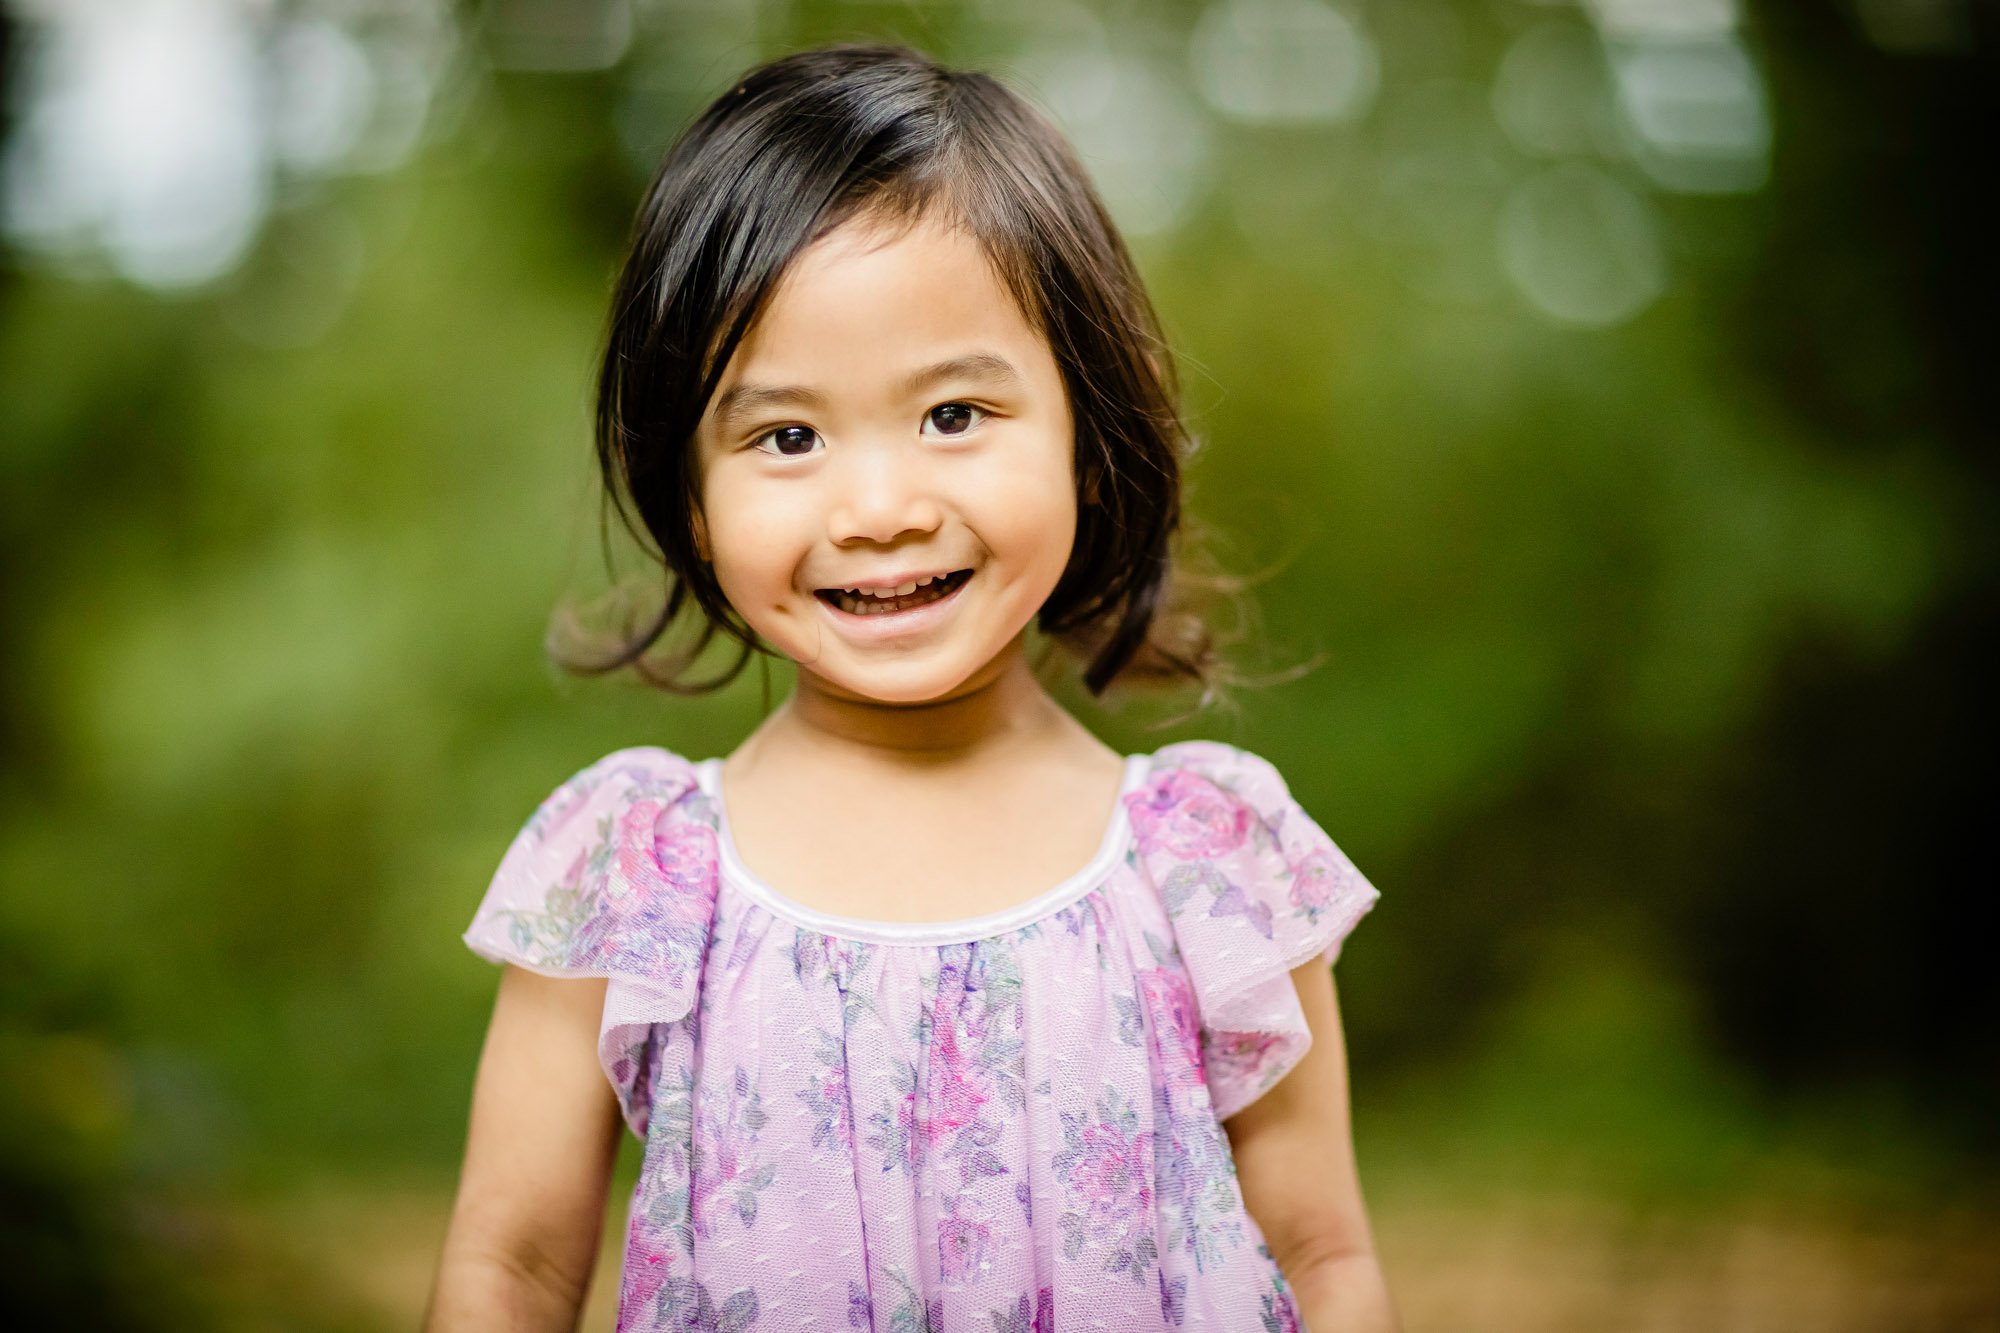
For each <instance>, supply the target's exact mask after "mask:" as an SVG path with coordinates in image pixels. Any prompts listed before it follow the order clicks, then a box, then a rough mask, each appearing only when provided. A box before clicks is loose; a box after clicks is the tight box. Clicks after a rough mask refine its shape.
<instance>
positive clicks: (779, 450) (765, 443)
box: [757, 426, 820, 458]
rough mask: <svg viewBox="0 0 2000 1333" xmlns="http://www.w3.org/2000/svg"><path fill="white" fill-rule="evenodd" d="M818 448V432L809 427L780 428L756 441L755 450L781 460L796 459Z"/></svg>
mask: <svg viewBox="0 0 2000 1333" xmlns="http://www.w3.org/2000/svg"><path fill="white" fill-rule="evenodd" d="M819 447H820V438H819V432H818V431H816V430H814V429H813V428H812V427H811V426H780V427H778V428H777V429H776V430H774V431H771V432H769V433H768V434H766V435H764V436H762V437H760V438H759V439H758V441H757V448H759V449H762V450H763V451H764V452H765V453H767V454H777V455H778V456H780V457H781V458H797V457H798V456H799V455H801V454H809V453H811V452H812V451H813V450H815V449H817V448H819Z"/></svg>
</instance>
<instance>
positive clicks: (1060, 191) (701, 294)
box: [552, 46, 1210, 694]
mask: <svg viewBox="0 0 2000 1333" xmlns="http://www.w3.org/2000/svg"><path fill="white" fill-rule="evenodd" d="M930 210H942V211H943V212H944V213H946V214H947V215H949V216H950V217H951V219H952V220H953V222H954V223H956V224H957V225H960V226H963V227H965V228H966V229H967V230H968V232H969V233H970V234H971V235H972V236H973V237H975V238H976V239H977V240H978V242H979V244H980V245H981V247H982V248H983V249H984V250H985V252H986V253H987V255H988V256H989V257H990V258H991V260H992V261H993V263H994V265H995V267H996V269H997V270H998V271H999V273H1000V274H1001V276H1002V277H1003V278H1004V280H1005V281H1006V283H1007V285H1008V288H1009V289H1010V291H1011V292H1012V294H1013V296H1014V298H1015V299H1016V300H1017V301H1018V302H1019V303H1020V306H1021V309H1022V311H1023V312H1024V313H1025V314H1026V315H1027V317H1028V319H1029V321H1030V323H1032V324H1033V325H1034V326H1035V327H1036V328H1037V329H1038V330H1039V331H1040V332H1041V333H1042V334H1043V336H1045V337H1046V338H1047V339H1048V342H1049V346H1050V348H1051V349H1052V350H1053V352H1054V354H1055V360H1056V364H1057V366H1058V367H1059V368H1060V369H1061V371H1062V375H1063V381H1064V387H1065V389H1066V391H1067V393H1068V395H1069V403H1070V411H1071V417H1072V419H1073V420H1074V422H1075V428H1076V444H1075V460H1076V461H1075V476H1076V495H1077V528H1076V539H1075V545H1074V547H1073V548H1072V550H1071V552H1070V558H1069V563H1068V565H1067V567H1066V568H1065V569H1064V571H1063V574H1062V577H1061V579H1060V580H1059V581H1058V582H1057V584H1056V587H1055V590H1054V591H1053V592H1052V593H1050V595H1049V598H1048V600H1047V602H1045V603H1044V604H1043V606H1042V608H1041V612H1040V615H1039V617H1038V620H1037V624H1038V625H1039V626H1040V628H1041V630H1042V631H1043V633H1045V634H1046V635H1048V636H1049V637H1050V638H1052V639H1053V640H1055V641H1057V642H1058V643H1061V644H1063V645H1065V646H1066V647H1068V648H1070V649H1072V650H1073V651H1075V652H1076V653H1077V654H1078V655H1079V656H1080V657H1082V659H1083V660H1084V663H1085V667H1084V674H1083V679H1084V682H1085V684H1086V686H1087V687H1088V688H1089V689H1090V691H1091V692H1092V693H1094V694H1098V693H1102V692H1103V691H1104V689H1105V687H1106V686H1108V685H1109V684H1110V683H1111V682H1112V680H1113V679H1115V678H1118V677H1120V676H1121V675H1123V676H1125V677H1127V678H1132V677H1139V676H1150V677H1164V678H1168V679H1173V678H1179V679H1184V680H1196V681H1204V680H1205V676H1206V672H1207V668H1208V665H1209V657H1210V648H1209V639H1208V635H1207V633H1206V632H1205V630H1204V629H1203V627H1202V625H1201V622H1200V620H1199V618H1198V617H1196V616H1193V615H1191V614H1187V613H1184V612H1179V611H1170V610H1169V608H1168V606H1167V603H1168V602H1169V601H1174V600H1178V599H1175V598H1171V597H1170V595H1169V584H1170V579H1171V570H1172V561H1171V555H1170V548H1171V543H1172V542H1173V540H1174V536H1175V533H1176V530H1177V528H1178V526H1179V522H1180V459H1181V456H1182V454H1183V453H1184V452H1185V448H1186V445H1187V435H1186V431H1185V428H1184V427H1183V425H1182V422H1181V416H1180V410H1179V403H1178V390H1177V386H1176V384H1175V382H1174V376H1173V370H1172V362H1171V358H1170V356H1169V354H1168V351H1167V349H1166V347H1165V345H1164V343H1163V342H1162V340H1161V337H1160V333H1159V324H1158V320H1157V318H1156V316H1155V315H1154V313H1153V308H1152V304H1151V302H1150V301H1149V300H1148V299H1147V297H1146V292H1145V288H1144V287H1143V285H1142V284H1141V282H1140V280H1139V274H1138V270H1137V269H1136V268H1135V267H1134V265H1133V263H1132V258H1131V256H1130V255H1129V254H1128V253H1127V251H1126V249H1125V245H1124V243H1123V241H1121V240H1120V238H1119V236H1118V232H1117V229H1116V228H1115V227H1114V226H1113V225H1112V222H1111V219H1110V217H1109V216H1108V215H1107V214H1106V213H1105V210H1104V206H1103V204H1102V203H1101V202H1100V201H1099V200H1098V198H1097V195H1096V192H1095V191H1094V190H1093V189H1092V188H1091V186H1090V182H1089V179H1088V177H1087V176H1086V175H1085V174H1084V171H1083V168H1082V166H1081V165H1080V164H1079V163H1078V162H1077V160H1076V157H1075V155H1074V154H1073V153H1072V152H1071V151H1070V148H1069V146H1068V145H1067V144H1066V143H1064V142H1063V139H1062V137H1061V136H1060V135H1059V134H1058V133H1057V132H1056V131H1055V129H1054V128H1053V127H1051V126H1050V125H1049V123H1048V122H1047V121H1046V120H1045V119H1043V117H1042V116H1040V115H1039V114H1037V113H1036V112H1035V111H1034V110H1033V108H1031V107H1030V106H1028V104H1027V103H1026V102H1024V101H1023V100H1022V99H1021V98H1020V97H1018V96H1016V95H1015V94H1014V93H1012V92H1010V91H1008V90H1007V89H1006V88H1005V87H1003V86H1002V85H1001V84H1000V83H999V82H998V81H997V80H995V79H993V78H991V77H989V76H987V75H984V74H977V73H961V72H956V71H952V70H947V69H945V68H943V67H942V66H940V65H938V64H937V63H936V62H934V61H932V60H931V59H929V58H928V57H926V56H924V55H921V54H919V53H917V52H915V51H910V50H906V49H902V48H897V47H875V46H836V47H829V48H825V49H821V50H815V51H807V52H804V53H801V54H798V55H792V56H787V57H784V58H783V59H780V60H774V61H772V62H770V63H769V64H765V65H761V66H759V67H758V68H756V69H754V70H751V71H750V72H749V73H748V74H746V75H744V76H743V78H742V80H741V81H740V82H738V83H737V84H736V86H735V87H733V88H732V89H730V91H729V92H727V93H725V94H724V95H723V96H721V97H720V98H718V99H716V101H715V102H714V103H713V104H712V105H711V106H709V108H708V109H707V110H706V111H704V112H702V114H701V115H700V117H699V118H697V119H696V120H695V122H694V123H693V124H692V125H691V126H690V127H689V128H688V129H687V131H686V132H685V133H684V134H682V136H681V137H680V139H679V140H678V141H677V142H676V143H675V144H674V146H673V147H672V148H671V149H670V150H669V151H668V153H667V156H666V159H665V161H664V162H663V163H662V164H661V167H660V170H659V174H658V175H657V176H656V177H655V178H654V180H653V183H652V185H651V187H650V188H649V189H648V191H647V193H646V198H645V202H644V204H643V205H642V206H641V208H640V210H639V216H638V220H637V223H636V226H635V228H634V232H633V237H632V248H631V253H630V255H629V256H628V258H627V259H626V262H625V267H624V270H623V272H622V273H621V275H620V276H619V280H618V285H617V290H616V295H615V297H614V299H613V302H612V308H611V321H610V330H609V336H608V338H607V342H606V346H605V351H604V363H603V367H602V370H601V373H600V377H599V381H598V394H597V457H598V462H599V464H600V466H601V467H602V469H603V473H604V481H605V486H606V493H607V495H608V496H609V497H610V500H611V503H612V504H613V505H614V506H615V507H616V510H617V513H618V515H619V517H620V518H621V519H622V521H623V522H624V524H625V526H626V528H627V529H628V530H629V531H631V533H632V534H633V536H634V537H635V538H636V539H638V540H639V541H640V543H641V544H642V545H643V546H645V547H647V549H648V553H649V554H650V555H651V556H653V557H654V558H656V559H658V560H659V562H660V563H661V564H662V565H663V566H664V567H665V574H666V589H665V596H664V600H663V601H662V602H661V603H660V604H659V606H658V607H657V609H656V610H654V611H653V612H651V613H650V614H645V615H640V616H638V617H636V618H634V619H632V620H629V621H627V622H626V623H625V624H624V625H623V626H622V627H621V628H620V630H619V632H617V633H616V634H615V636H614V637H613V639H612V640H611V641H609V642H605V643H601V644H600V645H599V649H598V650H597V651H595V652H589V651H585V652H565V651H558V652H557V654H556V655H557V659H558V660H559V661H561V662H563V664H564V665H565V666H567V667H569V668H571V669H573V670H578V671H584V672H591V673H596V672H605V671H613V670H616V669H618V668H621V667H625V666H632V667H635V668H636V669H637V670H638V671H639V672H640V673H641V674H642V675H643V676H644V677H645V678H646V679H647V680H649V681H651V682H652V683H654V684H656V685H659V686H661V687H663V688H666V689H670V690H675V691H677V692H692V691H698V690H705V689H713V688H715V687H717V686H719V685H721V684H723V683H725V682H727V681H728V680H730V679H732V678H734V676H735V675H736V674H737V672H739V671H740V670H741V669H742V667H743V665H744V663H745V662H747V661H748V660H749V657H750V654H751V653H752V652H754V651H759V650H760V649H761V645H760V644H759V642H758V640H757V636H756V635H755V633H754V632H753V631H752V630H751V629H750V627H749V626H748V625H747V624H745V623H744V621H743V619H742V617H741V616H739V615H738V614H737V613H736V611H735V610H734V609H733V608H732V607H730V605H729V603H728V602H727V601H726V600H725V599H724V597H723V595H722V590H721V588H720V587H719V586H718V584H717V583H716V580H715V574H714V571H713V570H712V569H711V568H710V567H709V566H708V564H707V563H706V562H705V561H703V560H702V558H701V555H700V553H699V551H698V549H697V547H696V542H695V536H694V531H695V528H694V522H693V520H694V517H695V515H696V514H697V513H698V510H699V505H700V475H699V470H698V467H697V465H696V461H695V458H694V449H693V439H694V434H695V428H696V426H697V424H698V423H699V422H700V420H701V417H702V414H703V412H704V411H705V410H706V408H707V405H708V401H709V398H710V397H711V396H712V395H713V393H714V392H715V388H716V385H717V383H718V382H719V381H720V379H721V377H722V374H723V370H724V368H725V367H726V366H727V365H728V363H729V359H730V356H731V355H732V354H733V353H734V352H735V350H736V348H737V346H738V344H739V343H740V342H741V341H742V339H743V337H744V336H745V334H746V332H747V331H748V330H749V328H750V326H751V324H752V323H753V322H754V321H755V320H756V318H757V315H758V313H759V312H760V311H761V310H762V308H763V306H764V304H765V302H766V301H767V300H768V299H769V298H770V296H771V293H772V292H773V290H774V289H775V288H776V286H777V283H778V281H779V279H780V278H781V277H782V276H783V274H784V272H785V270H786V268H787V267H788V266H789V265H790V264H791V263H792V261H793V260H794V259H795V258H796V257H797V256H798V255H799V253H800V252H801V251H802V250H804V249H805V248H806V247H807V246H809V245H811V244H812V243H813V242H814V241H816V240H818V239H819V238H821V237H823V236H825V235H826V234H827V233H829V232H830V231H832V230H833V229H834V228H836V227H838V226H840V225H841V224H842V223H843V222H845V221H848V220H850V219H852V218H854V217H855V216H856V215H857V214H859V213H862V212H863V211H867V212H870V213H877V214H881V215H884V216H887V217H890V218H896V219H913V218H915V217H917V216H919V215H922V214H924V213H926V212H928V211H930ZM690 611H692V612H693V613H694V614H695V615H696V616H698V617H699V618H700V623H699V625H698V627H697V629H696V632H695V633H694V634H693V635H692V637H691V638H690V639H689V641H688V642H687V643H686V644H684V645H683V646H682V647H681V648H680V649H679V650H677V651H673V652H665V651H663V650H660V649H659V647H658V645H659V644H660V642H661V640H662V639H663V638H664V637H665V636H666V635H667V633H668V631H669V630H670V629H671V628H672V627H673V625H674V623H675V621H676V620H677V619H679V618H680V617H681V616H682V615H683V613H685V612H690ZM572 628H573V624H572ZM718 634H720V635H723V636H725V637H727V638H728V639H730V640H733V641H734V643H735V644H736V645H737V646H738V648H739V651H738V652H737V654H736V656H735V659H734V663H733V665H731V666H729V667H727V668H726V669H724V670H723V671H722V672H721V673H719V674H717V675H714V676H711V677H709V678H708V679H705V680H701V681H694V682H690V681H689V680H687V674H688V671H689V668H690V667H691V666H692V665H693V663H694V662H695V660H696V659H697V658H698V657H700V656H701V654H702V653H703V651H704V650H705V649H707V648H708V647H709V645H710V644H712V643H713V642H714V640H715V638H716V637H717V635H718ZM553 637H560V636H552V638H553Z"/></svg>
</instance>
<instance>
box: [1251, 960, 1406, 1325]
mask: <svg viewBox="0 0 2000 1333" xmlns="http://www.w3.org/2000/svg"><path fill="white" fill-rule="evenodd" d="M1292 984H1293V985H1294V986H1296V987H1297V988H1298V993H1299V1004H1300V1006H1301V1007H1303V1008H1304V1010H1305V1013H1306V1022H1307V1023H1308V1024H1309V1025H1310V1026H1311V1028H1312V1033H1313V1043H1312V1049H1311V1050H1309V1051H1307V1052H1306V1054H1305V1057H1304V1058H1303V1059H1301V1060H1300V1061H1299V1063H1298V1064H1297V1065H1296V1066H1294V1067H1293V1068H1292V1070H1291V1072H1290V1073H1288V1074H1286V1075H1285V1077H1284V1078H1282V1079H1280V1080H1279V1081H1278V1084H1277V1086H1276V1087H1273V1088H1272V1089H1271V1090H1270V1091H1269V1092H1267V1093H1265V1094H1264V1095H1263V1096H1262V1097H1259V1098H1258V1099H1257V1100H1256V1101H1254V1102H1252V1103H1251V1104H1250V1105H1248V1106H1246V1107H1244V1108H1243V1109H1242V1110H1241V1111H1238V1112H1237V1113H1236V1114H1235V1115H1233V1116H1231V1117H1229V1119H1228V1120H1227V1121H1225V1122H1224V1123H1223V1128H1224V1129H1225V1130H1226V1131H1228V1134H1229V1146H1230V1151H1231V1153H1232V1154H1233V1155H1234V1157H1235V1158H1236V1178H1237V1183H1238V1184H1239V1185H1240V1186H1241V1187H1242V1190H1243V1204H1244V1206H1245V1207H1246V1208H1247V1209H1248V1210H1249V1212H1250V1216H1251V1217H1253V1218H1254V1219H1256V1222H1257V1226H1258V1228H1259V1229H1260V1230H1261V1231H1263V1233H1264V1239H1265V1240H1266V1241H1267V1242H1269V1244H1270V1246H1271V1253H1272V1254H1273V1256H1275V1257H1276V1259H1277V1261H1278V1268H1279V1269H1280V1271H1282V1272H1283V1273H1284V1275H1285V1279H1286V1280H1287V1281H1288V1282H1290V1283H1291V1285H1292V1294H1293V1296H1294V1297H1295V1298H1296V1299H1297V1301H1298V1304H1299V1313H1300V1314H1301V1315H1302V1316H1303V1317H1304V1319H1305V1322H1306V1327H1307V1328H1308V1329H1309V1330H1311V1333H1395V1329H1396V1327H1397V1325H1396V1313H1395V1309H1394V1307H1392V1306H1391V1305H1390V1303H1389V1289H1388V1286H1387V1285H1386V1284H1385V1283H1384V1282H1383V1280H1382V1266H1381V1264H1380V1262H1379V1261H1378V1260H1377V1259H1376V1257H1375V1240H1374V1237H1373V1236H1371V1235H1370V1234H1369V1230H1368V1213H1367V1210H1366V1209H1365V1208H1364V1207H1363V1205H1362V1202H1361V1182H1360V1179H1359V1177H1358V1176H1357V1175H1356V1174H1355V1169H1354V1143H1353V1136H1352V1134H1351V1132H1350V1130H1349V1125H1348V1111H1347V1046H1346V1043H1345V1041H1343V1040H1342V1038H1341V1031H1340V1008H1339V1005H1338V1002H1337V1001H1336V1000H1335V998H1334V993H1333V970H1332V969H1331V968H1329V967H1328V966H1327V965H1326V963H1325V962H1323V961H1322V960H1320V959H1317V958H1316V959H1314V960H1313V961H1312V962H1309V963H1307V964H1305V965H1304V966H1302V967H1298V968H1294V969H1293V971H1292Z"/></svg>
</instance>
